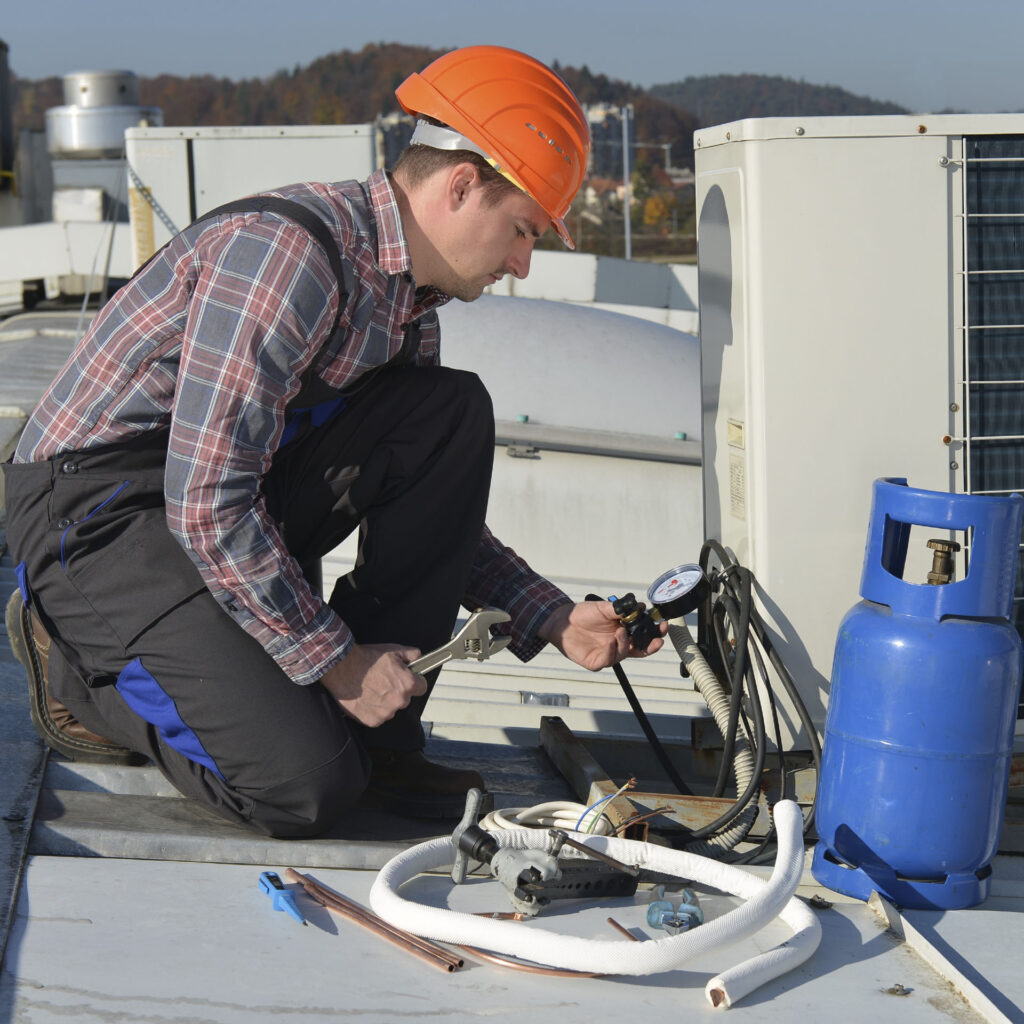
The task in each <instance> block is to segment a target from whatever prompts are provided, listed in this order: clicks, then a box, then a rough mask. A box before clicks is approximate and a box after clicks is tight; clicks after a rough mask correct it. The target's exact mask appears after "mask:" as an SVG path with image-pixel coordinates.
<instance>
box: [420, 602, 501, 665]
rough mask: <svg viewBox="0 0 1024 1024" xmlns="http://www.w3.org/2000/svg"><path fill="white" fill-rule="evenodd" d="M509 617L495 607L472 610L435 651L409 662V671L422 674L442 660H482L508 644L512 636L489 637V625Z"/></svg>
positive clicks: (496, 623)
mask: <svg viewBox="0 0 1024 1024" xmlns="http://www.w3.org/2000/svg"><path fill="white" fill-rule="evenodd" d="M510 618H511V616H510V615H509V614H508V613H507V612H502V611H498V609H497V608H481V609H479V610H478V611H475V612H473V614H472V615H470V617H469V618H468V619H467V620H466V624H465V625H464V626H463V627H462V629H460V630H459V631H458V633H456V634H455V636H453V637H452V638H451V640H449V641H448V643H446V644H445V645H444V646H443V647H438V648H437V650H436V651H430V653H428V654H424V655H423V656H422V657H419V658H417V659H416V660H415V661H413V662H410V663H409V671H410V672H416V673H419V674H420V675H422V674H423V673H424V672H429V671H430V670H431V669H434V668H437V667H438V666H439V665H443V664H444V663H445V662H446V661H458V660H461V659H464V658H476V660H477V661H483V660H484V659H486V658H489V657H490V656H491V655H492V654H497V653H498V651H503V650H504V649H505V648H506V647H508V645H509V643H510V642H511V640H512V638H511V637H508V636H499V637H492V636H491V626H497V625H498V624H499V623H501V622H508V621H509V619H510Z"/></svg>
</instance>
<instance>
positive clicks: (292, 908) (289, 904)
mask: <svg viewBox="0 0 1024 1024" xmlns="http://www.w3.org/2000/svg"><path fill="white" fill-rule="evenodd" d="M260 889H261V890H262V891H263V892H265V893H266V894H267V895H268V896H269V897H270V898H271V899H272V900H273V901H274V909H275V910H287V911H288V913H289V914H291V915H292V917H294V918H295V920H296V921H298V922H299V924H305V923H306V919H305V918H304V917H303V916H302V912H301V911H300V910H299V908H298V907H297V906H296V905H295V894H294V893H292V892H290V891H289V890H288V889H286V888H285V887H284V883H283V882H282V881H281V876H280V875H279V874H278V873H277V872H276V871H264V872H263V874H261V875H260Z"/></svg>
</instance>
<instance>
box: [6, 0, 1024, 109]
mask: <svg viewBox="0 0 1024 1024" xmlns="http://www.w3.org/2000/svg"><path fill="white" fill-rule="evenodd" d="M0 39H2V40H3V41H4V42H6V43H7V45H8V47H9V53H8V62H9V65H10V68H11V70H12V71H13V73H14V74H16V75H17V76H19V77H20V78H45V77H48V76H50V75H63V74H67V73H69V72H72V71H85V70H92V71H96V70H114V69H125V70H129V71H134V72H135V73H136V74H138V75H139V76H141V77H148V76H151V75H156V74H160V73H165V72H166V73H170V74H177V75H194V74H212V75H216V76H218V77H226V78H231V79H236V80H237V79H242V78H265V77H268V76H270V75H272V74H274V73H275V72H276V71H279V70H281V69H289V70H290V69H291V68H293V67H295V66H296V65H299V66H305V65H307V64H309V63H311V62H312V61H314V60H316V59H317V58H318V57H323V56H326V55H328V54H331V53H336V52H338V51H340V50H359V49H361V48H362V47H363V46H364V45H365V44H367V43H388V42H396V43H409V44H416V45H423V46H429V47H433V48H437V49H448V48H453V47H456V46H465V45H468V44H471V43H494V44H500V45H504V46H511V47H514V48H515V49H519V50H524V51H526V52H527V53H530V54H532V55H533V56H535V57H537V58H539V59H540V60H543V61H545V62H547V63H551V62H552V61H555V60H557V61H558V62H560V63H561V64H566V65H572V66H577V67H579V66H581V65H584V64H585V65H586V66H587V67H589V68H590V70H591V71H593V72H595V73H598V74H605V75H607V76H609V77H610V78H618V79H621V80H623V81H626V82H630V83H632V84H634V85H639V86H643V87H649V86H651V85H655V84H661V83H667V82H673V81H678V80H680V79H683V78H686V77H687V76H689V75H715V74H741V73H746V72H749V73H757V74H767V75H782V76H784V77H787V78H795V79H802V80H804V81H806V82H809V83H812V84H815V85H837V86H840V87H842V88H844V89H847V90H849V91H850V92H852V93H855V94H857V95H861V96H870V97H872V98H874V99H879V100H888V101H890V102H893V103H898V104H900V105H901V106H904V107H907V108H909V109H910V110H911V111H912V112H914V113H925V112H934V111H937V110H943V109H954V110H962V111H968V112H979V113H980V112H999V111H1006V110H1021V109H1024V60H1022V58H1021V52H1022V40H1024V0H970V2H965V0H955V2H954V0H857V2H854V3H840V2H836V0H817V2H815V0H628V2H612V0H509V2H505V3H497V4H495V3H488V2H485V0H484V2H482V0H418V2H413V0H384V2H366V0H361V2H360V0H171V2H166V3H160V4H157V3H154V2H153V0H46V2H45V3H41V4H33V3H29V2H20V3H15V2H14V0H8V2H7V3H5V4H4V5H3V10H2V13H0Z"/></svg>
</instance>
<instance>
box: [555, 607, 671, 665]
mask: <svg viewBox="0 0 1024 1024" xmlns="http://www.w3.org/2000/svg"><path fill="white" fill-rule="evenodd" d="M660 631H661V635H662V636H664V635H665V633H666V632H667V631H668V623H667V622H663V623H661V626H660ZM538 635H539V636H540V638H541V639H542V640H546V641H548V643H551V644H554V645H555V647H557V648H558V649H559V650H560V651H561V652H562V653H563V654H564V655H565V656H566V657H567V658H568V659H569V660H570V661H574V662H576V664H577V665H581V666H582V667H583V668H586V669H589V670H590V671H591V672H596V671H598V670H599V669H602V668H608V667H609V666H610V665H615V664H618V662H620V661H622V660H623V659H624V658H642V657H643V656H644V655H645V654H653V653H654V652H655V651H657V650H659V649H660V648H661V647H662V646H663V645H664V643H665V641H664V640H662V639H661V637H658V638H657V639H655V640H652V641H651V643H650V646H649V647H648V648H647V650H646V651H641V650H638V649H637V648H635V647H634V646H633V645H632V644H631V643H630V640H629V635H628V634H627V633H626V629H625V627H624V626H623V625H622V623H621V622H619V620H618V617H617V616H616V614H615V610H614V609H613V608H612V603H611V601H581V602H580V603H579V604H565V605H562V606H561V607H560V608H557V609H556V610H555V611H554V612H552V613H551V615H549V616H548V618H547V620H546V621H545V622H544V625H543V626H541V628H540V629H539V630H538Z"/></svg>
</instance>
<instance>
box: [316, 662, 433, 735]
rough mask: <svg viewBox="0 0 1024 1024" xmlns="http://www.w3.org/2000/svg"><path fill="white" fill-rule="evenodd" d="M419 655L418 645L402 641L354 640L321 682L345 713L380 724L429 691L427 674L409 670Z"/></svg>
mask: <svg viewBox="0 0 1024 1024" xmlns="http://www.w3.org/2000/svg"><path fill="white" fill-rule="evenodd" d="M419 656H420V651H419V650H418V649H417V648H415V647H405V646H403V645H402V644H354V645H353V646H352V648H351V649H350V650H349V652H348V654H346V655H345V657H344V658H343V659H342V660H341V661H339V662H338V663H337V664H336V665H332V666H331V668H329V669H328V670H327V671H326V672H325V673H324V675H323V676H322V677H321V679H320V682H321V683H323V684H324V686H326V687H327V690H328V692H329V693H330V694H331V696H332V697H334V699H335V700H336V701H337V702H338V704H339V705H340V706H341V709H342V711H344V712H345V714H347V715H350V716H351V717H352V718H354V719H356V720H357V721H359V722H362V723H363V725H366V726H369V727H370V728H371V729H372V728H376V727H377V726H378V725H383V724H384V723H385V722H387V721H390V719H391V718H393V717H394V715H395V713H396V712H398V711H400V710H401V709H402V708H404V707H407V706H408V704H409V701H410V700H412V698H413V697H418V696H420V695H422V694H424V693H426V692H427V681H426V680H425V679H424V678H423V676H419V675H416V674H415V673H413V672H410V671H409V662H411V661H415V660H416V659H417V658H418V657H419Z"/></svg>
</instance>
